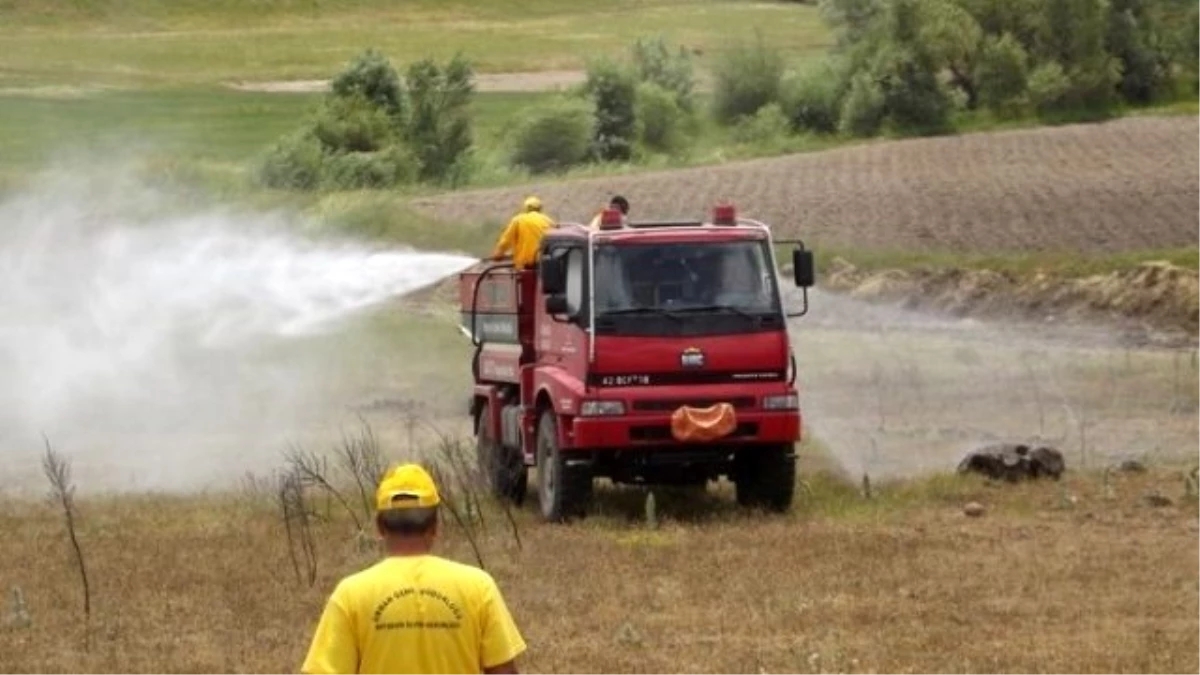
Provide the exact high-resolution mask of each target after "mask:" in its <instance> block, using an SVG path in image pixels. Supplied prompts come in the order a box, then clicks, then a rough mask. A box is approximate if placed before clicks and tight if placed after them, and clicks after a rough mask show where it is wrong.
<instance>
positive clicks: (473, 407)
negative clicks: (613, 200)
mask: <svg viewBox="0 0 1200 675" xmlns="http://www.w3.org/2000/svg"><path fill="white" fill-rule="evenodd" d="M781 244H789V245H794V249H793V250H792V266H793V277H794V282H795V284H796V285H797V286H798V287H799V288H800V289H802V298H803V302H802V305H801V307H800V309H799V310H798V311H795V312H788V311H787V310H786V309H785V307H784V301H783V293H782V292H781V289H780V288H779V284H778V279H779V277H778V274H777V272H776V270H777V265H776V259H775V247H776V246H777V245H781ZM814 275H815V272H814V264H813V255H812V252H811V251H810V250H808V249H806V248H805V246H804V243H803V242H801V241H799V240H791V241H780V240H774V239H773V238H772V236H771V231H770V228H769V227H768V226H767V225H765V224H763V223H761V222H757V221H754V220H749V219H743V218H739V217H738V216H737V214H736V211H735V209H734V207H733V206H730V205H720V206H718V207H716V208H715V209H714V210H713V212H712V217H711V219H709V220H696V221H678V222H640V223H630V222H625V221H624V219H623V216H622V214H621V213H620V212H618V211H615V210H613V211H605V212H604V213H603V214H602V216H601V221H600V226H599V228H598V229H591V228H588V227H586V226H583V225H577V224H564V225H560V226H559V227H557V228H555V229H553V230H551V231H550V232H548V233H547V234H546V236H545V238H544V239H543V241H542V245H541V249H540V260H539V262H538V267H537V269H529V270H515V269H514V268H513V266H512V264H511V263H509V262H504V261H499V262H495V261H483V262H480V263H479V264H477V265H475V266H474V267H472V268H470V269H468V270H466V271H465V272H463V273H462V274H461V275H460V278H459V296H460V301H461V311H462V330H463V333H464V334H466V335H467V336H468V337H470V339H471V340H472V341H473V344H474V345H475V354H474V359H473V363H472V371H473V375H474V380H475V386H474V392H473V394H472V397H471V402H470V414H471V416H472V418H473V419H474V424H475V430H476V440H477V446H478V456H479V462H480V467H481V469H482V471H483V472H484V474H485V475H486V476H487V478H488V481H489V484H490V488H491V489H492V490H493V491H494V492H495V493H496V494H497V495H499V496H501V497H503V498H506V499H510V500H513V501H514V502H516V503H521V502H522V500H523V498H524V495H525V493H526V490H527V481H528V475H529V469H530V468H536V475H537V495H538V501H539V503H540V508H541V514H542V516H543V517H544V518H545V519H546V520H549V521H552V522H560V521H563V520H567V519H571V518H574V517H582V516H584V515H585V514H586V513H587V511H588V508H589V505H590V502H591V498H592V491H593V483H594V480H595V479H596V478H602V477H607V478H609V479H610V480H612V481H613V482H614V483H626V484H628V483H635V484H647V485H676V486H688V485H690V486H696V487H701V488H703V486H705V485H707V483H708V482H709V481H713V480H720V478H721V477H722V476H724V477H726V478H728V479H729V480H731V481H732V482H733V483H734V484H735V486H736V492H737V500H738V502H739V503H740V504H743V505H746V506H757V507H762V508H766V509H769V510H775V511H783V510H787V509H788V508H789V507H790V506H791V503H792V496H793V491H794V487H795V477H796V457H795V452H794V447H795V443H796V442H797V441H798V440H799V439H800V429H801V423H800V409H799V400H798V395H797V390H796V386H795V376H796V372H795V371H796V368H795V365H796V364H795V359H794V357H793V355H792V350H791V346H790V342H789V337H788V325H787V319H788V318H789V317H793V316H799V315H802V314H804V313H806V312H807V309H808V293H807V289H808V288H809V287H811V286H812V285H813V281H814Z"/></svg>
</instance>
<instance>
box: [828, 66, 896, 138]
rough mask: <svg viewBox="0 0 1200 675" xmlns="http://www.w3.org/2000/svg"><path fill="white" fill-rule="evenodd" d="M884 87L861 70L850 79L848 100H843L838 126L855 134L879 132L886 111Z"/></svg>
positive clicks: (845, 131) (863, 134)
mask: <svg viewBox="0 0 1200 675" xmlns="http://www.w3.org/2000/svg"><path fill="white" fill-rule="evenodd" d="M885 104H886V101H885V98H884V95H883V89H882V88H881V87H880V86H879V83H878V82H876V81H875V79H874V78H872V77H871V75H870V73H868V72H866V71H860V72H859V73H857V74H856V75H855V76H854V77H853V78H852V79H851V80H850V89H849V91H848V92H847V93H846V100H845V101H843V102H842V114H841V119H840V120H839V121H838V128H839V129H840V130H841V131H842V132H844V133H847V134H851V135H854V136H871V135H874V134H876V133H879V130H880V128H882V126H883V118H884V114H885V111H886V108H885Z"/></svg>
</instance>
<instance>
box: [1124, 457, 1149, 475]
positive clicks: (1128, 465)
mask: <svg viewBox="0 0 1200 675" xmlns="http://www.w3.org/2000/svg"><path fill="white" fill-rule="evenodd" d="M1117 468H1118V469H1120V470H1121V471H1125V472H1128V473H1142V472H1144V471H1145V470H1146V465H1145V464H1142V463H1141V462H1139V461H1137V460H1136V459H1127V460H1125V461H1123V462H1121V463H1120V464H1119V465H1118V466H1117Z"/></svg>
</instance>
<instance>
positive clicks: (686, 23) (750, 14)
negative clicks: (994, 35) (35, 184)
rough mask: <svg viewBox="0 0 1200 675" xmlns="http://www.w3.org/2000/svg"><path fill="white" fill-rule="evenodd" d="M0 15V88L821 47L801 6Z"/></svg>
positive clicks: (147, 6)
mask: <svg viewBox="0 0 1200 675" xmlns="http://www.w3.org/2000/svg"><path fill="white" fill-rule="evenodd" d="M6 5H7V6H6ZM0 17H3V18H4V20H3V21H0V86H4V85H21V86H27V85H31V84H46V83H58V84H62V83H67V84H96V83H109V84H119V85H125V86H128V85H165V84H180V83H188V84H211V83H216V82H224V81H229V80H282V79H313V78H318V79H319V78H326V77H329V76H330V74H331V73H333V72H336V71H337V70H338V69H339V68H340V67H341V66H342V65H343V64H344V63H345V62H346V61H347V60H349V59H350V58H352V57H353V56H354V55H355V54H356V53H358V52H359V51H361V50H362V49H364V48H366V47H368V46H375V47H378V48H380V49H382V50H383V51H385V52H386V53H387V54H389V56H391V57H392V58H393V59H395V60H397V61H398V62H400V63H405V62H408V61H412V60H416V59H418V58H422V57H425V56H433V57H435V58H438V59H443V58H447V57H449V56H451V55H453V54H454V53H455V52H456V51H460V50H461V51H462V52H463V53H465V54H466V55H467V56H468V57H469V58H470V59H472V60H473V61H475V62H476V64H477V68H478V69H479V71H480V72H511V71H528V70H555V69H574V68H581V67H583V65H584V64H585V62H586V60H587V59H588V58H590V57H595V56H600V55H604V54H615V53H618V52H620V51H622V50H623V49H624V48H625V46H626V45H627V44H628V42H629V41H630V40H631V39H632V38H633V37H635V36H637V35H639V34H642V33H643V32H652V33H658V32H661V33H663V34H665V35H667V36H669V37H670V38H671V40H672V41H673V42H675V43H678V44H683V45H687V46H688V47H689V48H692V49H695V50H697V52H698V53H700V54H701V55H702V56H701V59H702V62H703V59H704V58H705V56H703V55H705V54H709V53H711V52H712V51H713V50H719V49H721V48H722V47H723V46H724V45H726V44H727V43H728V41H729V40H731V39H733V38H739V37H748V36H751V35H752V34H753V31H754V30H759V31H761V32H762V35H763V37H764V38H765V39H766V40H767V41H768V42H769V43H770V44H772V45H776V46H778V47H779V48H781V49H783V50H784V51H785V52H787V53H789V54H791V55H796V56H804V55H808V54H815V53H817V52H819V51H820V50H821V49H822V48H823V47H824V46H826V45H827V44H828V42H829V39H830V34H829V31H828V29H827V27H826V26H825V24H824V23H823V22H822V21H821V20H820V18H819V16H818V13H817V10H816V9H815V7H810V6H805V5H800V4H797V3H784V2H765V3H752V2H738V1H735V0H701V1H700V2H679V1H678V0H674V1H670V0H650V1H648V2H633V1H632V0H622V1H620V2H611V3H608V2H606V3H601V4H597V3H585V2H581V1H580V0H566V1H564V2H547V1H545V0H536V1H534V2H520V3H514V4H510V3H502V2H497V1H495V0H492V1H491V2H480V3H467V2H457V3H440V2H432V1H430V0H421V1H418V2H382V1H379V0H376V1H367V2H350V1H348V0H342V1H340V2H337V1H335V2H319V3H316V2H234V1H232V0H229V1H226V2H213V3H205V2H181V3H174V2H167V1H166V0H159V1H154V0H141V1H135V2H115V1H109V2H91V3H61V2H60V3H41V2H9V3H0Z"/></svg>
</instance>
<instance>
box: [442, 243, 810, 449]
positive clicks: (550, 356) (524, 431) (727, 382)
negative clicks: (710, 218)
mask: <svg viewBox="0 0 1200 675" xmlns="http://www.w3.org/2000/svg"><path fill="white" fill-rule="evenodd" d="M578 236H580V237H586V236H588V235H587V234H585V233H584V232H583V231H582V230H580V231H579V233H578ZM592 236H593V237H594V238H595V241H597V242H598V241H611V242H616V243H620V242H621V241H622V240H625V239H631V238H636V240H637V241H638V242H639V243H645V242H651V241H662V242H669V241H729V240H737V239H742V240H744V239H748V238H755V239H762V238H765V237H766V235H765V234H764V233H762V232H758V231H748V230H745V229H741V228H728V229H719V228H703V229H700V228H679V229H678V230H664V231H655V232H634V231H623V230H622V231H615V232H612V233H601V234H596V235H592ZM544 298H545V296H544V295H543V294H542V290H541V281H540V279H539V278H538V273H537V272H536V271H535V270H527V271H523V272H515V271H513V270H512V269H511V268H510V267H497V264H496V263H492V262H481V263H479V264H477V265H476V266H474V267H472V268H471V269H469V270H467V271H465V272H463V273H462V274H461V275H460V285H459V299H460V303H461V310H462V316H461V319H462V329H463V332H464V333H466V334H467V335H469V336H473V337H474V338H475V339H476V344H477V345H478V347H477V354H476V363H475V364H474V366H473V368H474V373H475V380H476V387H475V399H476V400H477V401H479V400H489V401H491V402H493V405H492V406H491V407H490V410H491V411H492V414H491V417H490V419H488V420H485V421H482V423H487V424H490V425H493V429H494V431H495V432H496V437H499V436H500V433H499V427H500V426H501V425H502V421H501V419H500V416H499V413H498V412H497V410H496V408H497V405H496V404H495V401H496V397H497V394H496V391H497V390H498V389H500V388H505V387H507V388H509V389H510V390H511V389H512V388H514V387H515V388H516V390H517V392H516V395H517V397H518V398H519V402H520V405H521V406H522V409H521V418H520V419H521V425H520V426H521V442H520V447H521V450H522V453H523V455H524V458H525V463H526V464H527V465H532V464H534V461H535V443H534V440H535V438H536V426H537V422H538V416H539V413H540V411H541V410H542V409H543V408H544V407H545V406H550V407H552V408H553V409H554V410H555V411H556V412H557V414H558V415H559V419H560V424H559V442H560V445H561V447H562V449H563V450H564V451H565V450H571V451H580V452H583V451H588V450H612V449H617V450H620V449H637V448H654V449H656V450H660V451H665V452H670V451H671V449H672V448H673V447H678V448H681V449H682V448H685V447H686V446H684V445H683V444H680V443H678V442H677V441H675V440H674V438H673V437H672V434H671V427H670V420H671V415H672V413H673V412H674V411H675V410H676V409H678V408H679V407H680V406H684V405H689V406H693V407H704V406H708V405H712V404H715V403H720V402H725V403H730V404H731V405H732V406H733V408H734V410H735V413H736V416H737V423H738V426H737V430H736V431H735V432H734V433H733V434H731V435H729V436H728V437H726V438H723V439H722V440H721V443H722V444H732V445H739V444H751V443H760V444H780V443H792V442H795V441H797V440H799V438H800V432H801V417H800V412H799V410H798V409H795V408H792V409H780V410H768V409H764V407H763V397H765V396H780V395H787V394H789V393H793V394H794V393H795V388H794V386H793V383H792V382H790V381H789V374H790V365H791V352H790V345H789V339H788V335H787V330H786V327H785V326H786V325H785V324H783V325H781V327H780V328H778V329H776V330H756V331H752V332H745V333H734V334H722V335H706V336H699V337H681V336H670V337H667V336H632V335H600V336H598V337H593V336H592V335H591V334H590V332H589V331H588V330H586V329H585V327H583V326H580V325H578V324H576V323H570V322H567V321H564V320H561V319H556V318H555V317H553V316H550V315H548V314H547V313H546V311H545V300H544ZM593 340H594V341H595V344H594V345H593V344H591V342H592V341H593ZM685 352H688V353H699V354H702V355H703V363H702V364H701V365H695V364H694V363H693V364H691V365H687V364H685V363H684V359H683V354H684V353H685ZM598 399H602V400H619V401H621V402H622V403H623V404H624V410H625V412H624V414H621V415H612V416H596V417H587V416H582V415H581V414H580V412H581V408H582V405H583V403H584V402H585V401H590V400H598Z"/></svg>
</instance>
